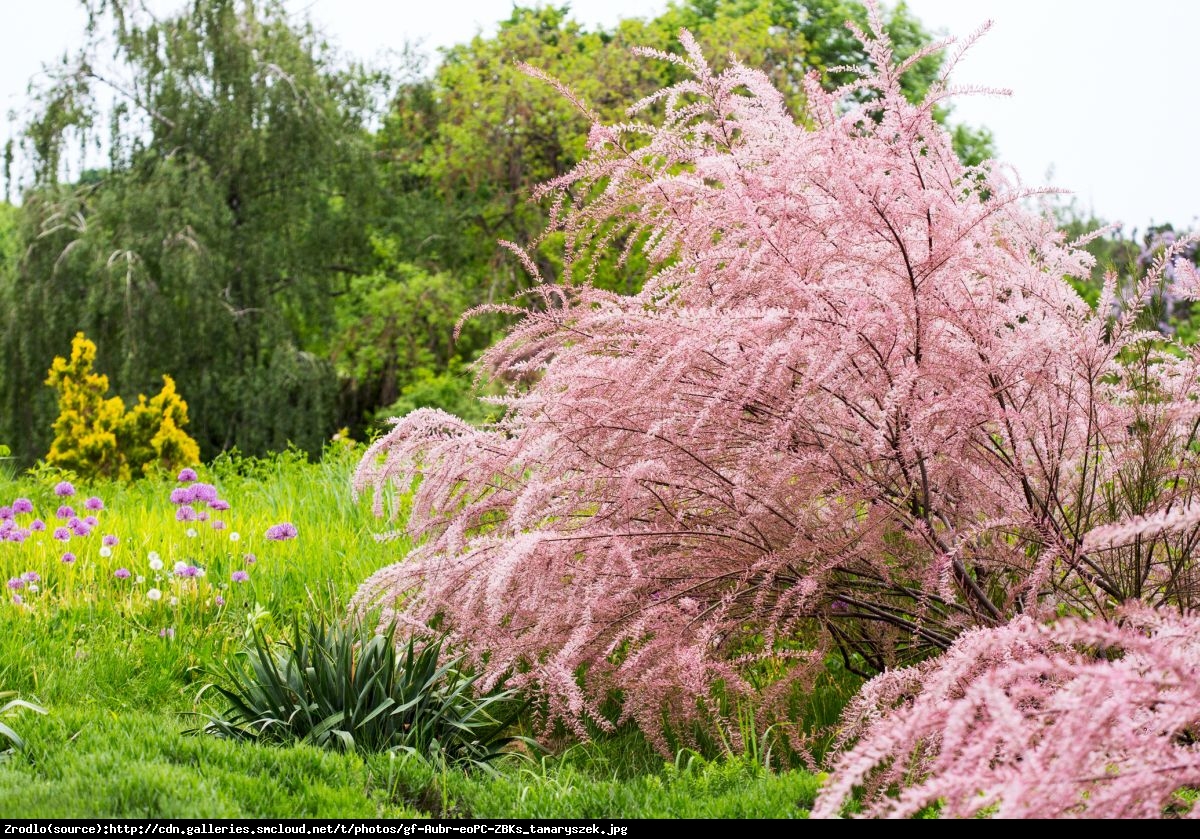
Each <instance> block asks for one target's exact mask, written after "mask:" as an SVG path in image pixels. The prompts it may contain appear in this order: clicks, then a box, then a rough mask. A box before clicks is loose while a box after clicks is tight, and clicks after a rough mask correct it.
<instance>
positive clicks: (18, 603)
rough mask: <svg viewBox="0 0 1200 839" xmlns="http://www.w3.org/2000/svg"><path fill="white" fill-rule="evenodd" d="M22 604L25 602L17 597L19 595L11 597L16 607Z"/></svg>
mask: <svg viewBox="0 0 1200 839" xmlns="http://www.w3.org/2000/svg"><path fill="white" fill-rule="evenodd" d="M24 602H25V600H24V598H22V597H21V595H19V594H14V595H13V603H16V604H17V605H18V606H20V605H21V604H22V603H24Z"/></svg>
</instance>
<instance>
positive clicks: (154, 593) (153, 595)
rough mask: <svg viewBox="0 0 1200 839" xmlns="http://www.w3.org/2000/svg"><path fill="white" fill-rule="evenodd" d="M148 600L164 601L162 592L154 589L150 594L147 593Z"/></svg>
mask: <svg viewBox="0 0 1200 839" xmlns="http://www.w3.org/2000/svg"><path fill="white" fill-rule="evenodd" d="M146 599H147V600H162V592H161V591H159V590H158V589H156V588H152V589H150V590H149V591H148V592H146Z"/></svg>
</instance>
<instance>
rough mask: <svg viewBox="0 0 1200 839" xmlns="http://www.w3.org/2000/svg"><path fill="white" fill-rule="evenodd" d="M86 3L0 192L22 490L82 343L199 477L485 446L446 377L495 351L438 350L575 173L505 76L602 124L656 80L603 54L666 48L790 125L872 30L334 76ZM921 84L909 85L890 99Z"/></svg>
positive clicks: (240, 38) (966, 140)
mask: <svg viewBox="0 0 1200 839" xmlns="http://www.w3.org/2000/svg"><path fill="white" fill-rule="evenodd" d="M81 2H82V3H83V4H84V5H85V6H86V8H87V11H88V16H89V25H88V28H87V32H86V33H85V34H86V38H85V43H84V46H83V47H82V48H81V49H80V50H79V52H78V53H77V54H76V55H74V56H70V57H68V60H66V61H65V62H63V63H62V64H61V65H59V66H57V68H56V69H55V70H54V71H53V73H52V75H51V81H50V82H49V83H48V84H46V85H45V86H43V87H42V88H40V89H38V90H36V91H34V92H33V96H34V104H35V108H34V116H33V118H32V119H31V120H30V121H29V122H28V124H27V125H26V126H25V130H24V133H23V135H22V138H21V140H20V144H21V146H22V148H23V153H24V156H25V157H26V158H27V159H28V160H29V161H30V162H31V167H32V168H31V172H30V174H29V175H27V176H26V177H24V178H23V179H22V180H21V181H20V182H19V183H16V182H14V180H13V178H11V177H10V178H9V186H10V188H11V189H13V190H15V191H19V196H20V203H19V206H10V205H0V352H2V353H3V358H4V364H3V365H2V366H0V440H3V441H6V442H8V443H9V444H10V445H11V446H12V448H13V450H14V453H15V454H16V455H17V456H19V457H20V458H21V459H22V460H23V461H25V462H32V461H33V460H35V459H37V458H39V457H42V456H44V455H45V453H46V451H47V449H48V446H49V440H50V434H51V431H50V429H51V423H52V421H53V419H54V415H55V410H56V406H55V401H54V393H53V391H52V390H51V388H49V387H47V386H45V384H44V380H45V377H46V370H47V368H48V367H49V364H50V361H51V360H52V359H53V358H54V356H55V355H61V354H63V353H65V352H66V350H67V348H68V346H69V345H70V341H71V338H72V336H73V335H74V334H75V332H76V331H78V330H83V331H84V332H85V333H86V334H87V335H88V336H89V337H90V338H92V339H93V340H95V342H96V343H97V345H98V349H99V352H98V357H97V362H96V365H97V369H99V370H102V371H103V372H105V373H107V374H108V375H109V376H110V379H111V382H112V385H113V389H114V390H115V391H116V392H117V393H119V394H126V395H128V394H133V393H137V392H141V391H144V390H147V389H149V388H151V387H153V386H155V384H156V383H157V382H160V381H161V376H162V374H163V373H168V374H170V375H171V376H173V377H174V378H175V380H176V381H177V383H178V387H179V391H180V393H181V394H182V395H183V397H184V398H185V399H186V400H187V401H188V403H189V406H190V415H191V418H192V420H191V427H190V429H189V430H190V431H191V433H192V435H193V436H194V437H195V438H196V439H197V440H198V441H199V443H200V446H201V452H202V455H203V456H204V457H205V458H207V457H211V456H212V455H213V454H215V453H216V452H218V451H220V450H223V449H228V448H232V447H237V448H239V449H240V450H242V451H243V452H246V453H252V454H257V453H261V452H264V451H268V450H271V449H278V448H282V447H284V446H286V445H288V444H294V445H296V446H298V447H300V448H302V449H305V450H308V451H310V452H312V451H317V450H319V448H320V447H321V445H322V444H323V442H324V441H326V440H327V439H328V438H329V437H330V435H331V434H332V433H333V432H334V431H335V430H336V429H338V428H341V427H349V428H350V429H351V430H352V431H353V432H354V433H356V434H362V433H364V432H366V431H367V429H368V427H369V426H370V424H371V423H372V422H373V421H375V420H376V418H377V417H379V416H380V415H381V414H382V415H387V414H390V413H392V412H399V411H404V410H406V409H408V408H412V407H417V406H421V405H438V406H442V407H446V408H447V409H449V410H452V411H455V412H457V413H459V414H461V415H463V416H466V417H468V418H471V419H480V418H482V417H483V416H484V415H485V412H486V406H484V405H482V404H481V403H479V402H478V401H477V400H475V399H474V398H473V397H471V396H470V395H469V389H468V385H469V373H468V372H467V371H465V369H464V368H465V367H466V365H467V364H469V362H470V361H471V360H473V359H474V358H475V357H476V356H477V355H478V353H479V352H481V351H482V349H483V348H484V347H486V346H487V345H488V344H489V343H490V342H491V340H492V337H493V331H494V327H495V324H491V323H489V322H488V321H487V320H486V319H480V320H475V321H472V322H470V323H468V324H467V326H466V328H465V329H464V331H463V333H462V335H461V336H460V337H459V339H458V340H457V341H456V340H454V339H453V334H452V333H453V328H454V324H455V322H456V321H457V319H458V317H459V315H460V314H461V313H462V312H463V311H464V310H466V309H468V308H470V307H471V306H473V305H477V304H479V303H484V302H489V301H499V300H505V299H508V298H510V297H511V296H512V295H513V294H514V293H516V292H519V291H521V290H522V289H523V288H524V287H525V286H526V285H527V284H528V282H529V281H528V279H527V277H526V275H525V273H524V272H523V271H522V270H521V268H520V266H519V265H518V264H517V263H516V261H515V260H514V259H513V258H512V257H511V256H510V255H509V254H507V252H505V251H504V250H502V249H501V248H499V247H497V244H496V242H497V240H498V239H507V240H511V241H515V242H518V243H521V244H525V243H528V242H530V241H532V240H534V239H535V238H537V237H538V235H539V234H540V233H541V231H542V230H543V228H544V226H545V224H546V220H547V217H548V212H549V207H548V206H547V205H546V204H545V203H538V202H533V201H531V200H530V193H531V190H532V188H533V187H534V186H535V185H536V184H538V183H541V182H543V181H545V180H547V179H549V178H552V177H554V176H556V175H560V174H562V173H564V172H565V171H567V170H568V169H569V168H570V167H571V166H572V165H573V164H574V163H575V162H576V161H577V160H579V159H580V157H581V155H582V153H583V151H584V145H585V142H586V137H587V130H588V125H587V121H586V120H585V119H584V118H583V117H582V116H581V115H580V114H579V113H578V112H577V111H576V109H575V108H574V106H573V105H572V104H571V103H570V102H568V101H566V100H565V99H564V98H563V97H562V96H561V95H560V94H559V93H558V92H557V91H555V90H554V89H553V88H552V87H551V86H549V85H547V84H545V83H543V82H539V81H537V80H534V79H531V78H529V77H527V76H525V75H524V74H523V73H522V72H521V71H520V70H519V69H518V68H517V67H516V66H515V64H514V61H515V60H516V59H520V60H523V61H526V62H528V63H530V64H532V65H535V66H537V67H540V68H542V69H544V70H545V71H546V72H548V73H549V74H551V75H553V76H555V77H556V78H558V79H560V80H562V81H563V82H564V83H566V84H567V85H568V86H570V87H571V88H573V89H574V90H575V91H577V92H578V93H579V94H580V95H581V96H582V97H583V98H584V99H585V100H586V101H587V102H588V103H589V105H590V106H591V107H592V108H593V109H595V110H596V111H597V112H598V113H599V115H600V116H601V117H602V118H603V119H605V120H608V121H612V120H615V119H620V118H621V117H622V115H623V111H624V108H625V106H626V104H627V103H629V102H633V101H637V100H638V99H639V98H641V97H642V96H645V95H647V94H649V93H651V92H653V91H655V90H658V89H659V88H661V87H663V86H664V85H667V84H670V83H672V82H674V81H676V80H677V79H676V78H675V77H674V75H675V74H676V72H677V68H674V67H672V66H671V65H669V64H666V63H665V62H658V61H648V60H645V59H643V58H640V57H638V56H635V55H632V54H631V53H630V52H629V51H628V50H621V49H615V50H614V49H611V48H610V47H611V46H613V45H617V46H629V47H632V46H635V45H636V46H648V47H654V48H657V49H661V50H667V51H677V50H678V45H677V41H676V36H677V33H678V31H679V30H680V28H683V27H686V28H688V29H689V30H690V31H692V32H693V33H694V34H695V35H696V37H697V39H698V40H699V42H700V43H701V45H702V46H703V47H704V48H705V50H706V52H707V53H708V54H709V55H711V56H714V57H720V56H727V55H729V54H730V53H734V54H736V55H738V56H739V57H740V58H741V59H742V60H743V61H744V62H745V63H746V64H748V65H750V66H754V67H759V68H762V69H764V70H765V71H766V72H767V73H768V74H769V75H770V77H771V78H772V79H773V80H774V81H775V83H776V84H777V86H778V87H779V88H780V89H781V90H782V91H784V93H785V96H786V98H787V100H788V102H789V103H791V104H792V105H794V106H799V105H800V104H801V103H802V99H803V91H802V87H801V80H802V78H803V75H804V74H805V73H806V72H808V71H809V70H810V69H811V68H815V69H817V70H818V71H819V72H821V73H822V74H823V78H824V79H825V80H826V81H827V82H828V83H829V84H836V83H837V82H839V81H841V79H840V77H839V76H838V74H837V73H834V72H831V71H830V70H828V69H827V68H831V67H836V66H838V65H846V64H855V63H860V62H862V61H863V60H865V56H864V55H863V54H862V50H861V47H860V45H859V44H858V43H857V42H855V41H854V39H853V38H852V37H851V35H850V33H849V32H848V31H847V30H846V29H845V27H844V25H843V24H844V22H845V21H846V20H848V19H855V20H859V21H860V22H861V21H863V20H864V14H865V13H864V11H863V9H862V7H861V6H859V5H857V4H856V3H853V2H847V1H846V0H678V2H674V3H672V4H671V5H670V6H669V7H668V9H667V10H666V11H665V12H664V13H662V14H661V15H659V16H658V17H656V18H653V19H649V20H624V21H621V22H620V23H619V24H618V25H617V26H616V27H614V28H613V29H598V30H592V29H588V28H586V27H584V26H583V25H581V24H579V23H578V22H576V21H575V20H573V19H572V17H571V15H570V13H569V10H568V9H567V8H566V7H565V6H564V7H555V6H542V7H537V8H527V7H517V8H514V10H513V13H512V15H511V17H510V18H509V19H508V20H506V21H504V22H503V23H502V24H501V25H500V27H499V30H498V31H497V33H496V34H495V35H494V36H490V37H482V36H480V37H476V38H474V39H473V40H472V41H471V42H470V43H466V44H461V45H458V46H455V47H453V48H451V49H449V50H446V51H444V52H443V54H442V55H441V56H440V59H439V60H438V61H437V63H436V66H434V67H432V68H428V67H424V66H422V65H421V63H420V61H419V59H417V58H415V57H412V55H411V53H409V54H406V58H405V59H404V60H401V61H398V62H397V63H396V66H392V67H386V68H371V67H367V66H364V65H361V64H357V63H353V62H347V61H344V60H342V59H340V58H339V57H338V56H337V54H336V53H335V52H334V51H333V50H332V49H331V48H330V47H329V46H328V45H327V44H326V43H325V42H324V41H323V40H322V38H321V35H320V33H319V32H317V31H315V30H314V29H313V28H312V27H311V26H309V25H308V24H306V23H303V22H298V21H297V20H296V19H295V18H293V17H291V16H289V14H288V13H287V10H286V9H285V8H284V6H283V4H282V3H281V2H279V0H258V2H255V0H194V2H191V3H189V4H188V5H187V7H186V8H185V9H183V10H182V11H180V12H179V13H178V14H176V15H174V16H171V17H168V18H163V19H155V18H153V17H150V16H148V15H147V14H146V13H145V12H144V11H142V9H141V7H140V5H138V4H134V3H131V2H127V0H81ZM888 27H889V30H890V34H891V36H892V38H893V40H894V41H895V43H896V45H897V47H898V51H899V52H900V53H901V54H904V53H906V52H911V51H913V50H914V49H915V48H917V47H918V46H919V45H921V44H923V43H925V42H927V41H928V40H929V37H930V36H929V33H927V32H926V31H925V30H924V28H923V27H922V26H921V24H920V23H919V22H918V21H917V20H916V19H915V18H914V17H913V16H912V15H911V14H910V13H909V12H908V11H907V9H906V8H905V7H904V5H903V4H901V5H899V6H897V7H895V8H893V9H891V10H890V11H889V12H888ZM108 56H112V57H111V58H108ZM937 72H938V62H937V59H928V60H926V61H925V62H924V63H923V64H922V65H921V66H919V67H918V69H917V71H916V72H914V73H912V74H910V75H909V77H908V84H909V85H910V86H911V90H910V91H909V93H910V95H912V96H919V95H920V94H921V93H922V92H923V90H924V89H925V88H926V87H927V86H928V85H929V84H930V83H931V82H932V80H933V79H934V78H935V76H936V74H937ZM102 91H103V92H102ZM796 112H799V109H798V107H797V109H796ZM956 140H957V145H958V150H959V153H960V156H962V157H964V158H966V159H969V160H971V161H972V162H975V161H978V160H980V159H983V158H984V157H986V156H987V155H988V153H989V150H990V138H989V137H988V135H987V133H986V132H985V131H981V130H970V129H967V128H959V129H957V131H956ZM97 149H102V150H103V153H104V154H105V155H106V160H105V162H104V164H103V165H101V166H96V165H94V159H95V154H96V150H97ZM12 158H13V154H12V149H9V150H8V154H7V155H6V160H9V161H11V160H12ZM89 162H90V163H91V164H92V165H89ZM85 166H86V167H87V168H85ZM72 173H74V174H72ZM561 248H562V241H561V239H560V238H559V237H556V236H549V237H545V238H544V239H542V240H540V243H539V244H538V245H537V247H536V249H535V250H534V251H533V255H534V258H535V260H536V261H537V262H538V264H539V267H540V268H541V269H542V272H543V274H544V275H545V276H546V277H550V278H559V279H561V277H560V273H561V272H560V267H561ZM641 267H642V266H640V265H639V264H637V263H636V262H633V263H631V264H626V265H618V264H617V263H616V261H615V260H608V261H605V262H602V263H601V265H600V266H599V269H598V272H597V274H596V276H595V278H594V281H595V282H596V283H597V284H599V285H601V286H604V287H607V288H611V289H614V290H620V291H635V290H636V289H637V288H638V287H639V285H640V280H639V277H640V273H639V269H640V268H641Z"/></svg>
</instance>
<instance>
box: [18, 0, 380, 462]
mask: <svg viewBox="0 0 1200 839" xmlns="http://www.w3.org/2000/svg"><path fill="white" fill-rule="evenodd" d="M83 2H84V5H85V6H86V7H87V10H88V13H89V19H90V23H89V36H90V37H89V41H88V44H87V46H86V47H85V48H84V49H83V50H82V51H81V52H80V53H79V54H78V55H77V56H75V57H74V58H73V59H72V60H70V61H67V62H66V63H65V64H64V65H63V66H62V67H61V68H60V70H59V71H58V72H57V74H56V75H55V77H54V79H53V82H52V83H51V84H50V85H49V86H47V87H46V88H45V89H43V90H42V91H40V93H39V95H38V102H39V105H40V114H39V115H38V116H37V117H36V118H35V119H34V120H33V121H32V122H31V123H30V124H29V125H28V127H27V130H26V133H25V137H24V146H25V149H26V151H27V152H28V153H29V154H30V155H31V157H32V159H33V163H34V167H35V175H34V179H33V181H32V183H31V184H30V185H29V188H28V189H27V190H26V192H25V195H24V211H25V212H24V216H25V219H24V233H23V236H24V241H25V242H26V243H27V244H28V250H27V253H26V255H25V257H24V258H23V260H22V262H21V264H20V266H19V269H18V271H17V272H16V275H15V276H14V277H13V278H12V279H11V280H10V281H9V282H7V283H6V284H5V287H4V288H3V289H0V297H2V298H3V300H4V302H5V303H6V305H5V307H4V310H5V314H4V315H0V317H4V318H5V320H6V323H5V327H7V328H4V329H3V330H0V332H2V333H3V337H2V338H0V343H2V344H3V349H4V351H5V354H6V356H7V358H8V360H9V362H10V364H9V366H8V369H7V370H6V372H5V375H4V376H3V377H2V378H0V405H2V406H3V409H2V410H0V437H8V438H12V439H14V440H15V441H16V442H17V444H18V446H19V447H20V450H21V451H22V453H24V454H25V455H26V456H27V457H28V456H29V455H31V454H36V453H39V452H41V451H45V446H46V443H47V442H48V441H47V439H46V435H47V433H48V432H49V424H50V419H52V418H53V413H52V410H53V406H52V404H51V403H50V402H49V400H47V399H45V398H43V394H40V393H39V391H40V390H41V389H40V388H38V387H35V382H36V379H37V376H36V373H35V372H34V371H38V370H43V369H45V366H46V364H47V363H48V360H49V359H50V358H51V357H52V356H53V354H54V348H55V347H58V346H61V345H62V344H64V343H66V341H67V340H69V339H70V336H71V335H72V334H73V333H74V332H75V331H76V330H78V329H84V330H86V331H87V332H88V334H89V335H92V336H93V337H94V338H95V339H96V341H97V344H98V345H99V348H100V356H101V362H102V363H103V366H104V367H105V368H106V369H108V370H111V371H112V377H113V383H114V386H115V387H116V389H117V390H118V392H124V393H134V392H137V391H139V390H147V389H149V387H150V386H152V385H153V383H154V382H155V381H156V380H157V377H158V376H160V375H161V374H162V373H163V372H164V371H166V372H169V373H171V374H172V375H174V376H175V377H176V379H177V380H178V382H179V387H180V390H181V391H183V392H184V393H187V394H188V396H189V400H190V401H191V403H192V419H193V429H194V433H195V435H196V437H197V438H198V440H199V441H200V444H201V447H202V451H203V452H204V454H205V455H206V456H211V455H212V454H213V453H214V452H216V451H217V450H219V449H222V448H226V447H230V446H238V447H240V448H241V449H243V450H245V451H249V452H262V451H265V450H267V449H271V448H278V447H282V446H284V445H286V444H287V443H289V442H291V443H294V444H296V445H299V446H301V447H303V448H306V449H309V450H315V449H318V448H319V447H320V445H321V443H322V441H323V440H325V439H326V438H327V437H328V435H329V433H331V432H332V430H333V429H334V428H335V427H336V426H335V422H336V398H337V390H338V386H337V379H336V374H335V371H334V368H333V366H332V365H331V364H330V363H329V362H328V361H327V360H326V359H325V358H322V357H321V356H320V355H319V354H318V353H316V352H314V351H313V350H314V349H316V350H319V349H320V348H321V347H323V346H324V345H325V344H327V342H328V336H329V335H330V334H331V333H332V330H333V328H334V324H335V317H334V314H333V303H332V301H333V299H334V297H335V296H336V295H338V294H340V293H343V292H344V291H345V289H346V287H347V285H348V282H349V278H350V277H351V276H353V275H354V274H356V273H360V272H363V271H365V270H369V269H370V267H371V266H370V264H369V263H367V262H364V260H365V259H367V258H368V257H369V255H370V249H369V243H368V240H367V236H366V227H367V222H366V219H367V217H368V215H369V213H370V212H371V211H372V207H374V196H375V195H376V194H377V191H378V187H379V184H378V181H377V180H376V179H375V177H374V164H373V156H372V147H371V141H370V135H369V132H368V131H367V128H366V126H367V125H368V124H369V122H370V120H371V118H372V113H373V108H374V103H375V102H376V99H377V95H376V94H377V89H378V82H379V81H380V79H379V78H378V77H376V76H372V75H370V74H368V73H366V72H364V71H362V70H360V69H357V68H342V67H340V66H338V65H337V64H336V63H335V62H334V59H333V58H332V56H331V55H330V54H329V52H328V51H327V49H326V48H325V47H324V45H323V44H322V42H321V41H320V40H319V38H318V36H317V34H316V33H315V32H314V31H313V30H312V29H311V28H308V27H307V26H298V25H296V24H295V23H294V22H293V21H292V20H291V19H290V18H289V17H288V15H287V13H286V10H285V8H284V7H283V5H282V3H281V2H278V0H261V2H255V0H195V2H193V3H192V4H191V5H190V6H189V7H188V9H187V10H186V11H184V12H182V13H180V14H178V15H176V16H173V17H170V18H166V19H162V20H158V19H154V18H152V17H150V16H148V15H147V14H145V13H144V12H142V11H141V7H140V6H137V5H135V4H134V3H132V2H127V0H83ZM106 39H107V43H109V44H110V45H115V67H113V68H112V69H108V68H107V64H106V63H105V62H104V61H102V58H101V56H102V54H103V49H104V44H105V43H106ZM109 49H111V46H110V47H109ZM102 68H104V69H102ZM101 88H107V89H108V90H109V91H111V92H112V93H113V94H114V96H115V103H116V104H115V106H114V107H112V108H111V109H110V110H105V109H104V108H103V107H102V106H101V104H100V103H101V102H102V101H105V100H104V98H103V97H98V96H97V95H96V94H97V92H98V90H99V89H101ZM103 132H107V133H106V136H107V145H108V157H109V159H108V165H107V166H106V167H105V168H104V169H102V170H92V171H90V172H88V173H87V176H86V177H77V178H70V177H68V176H67V172H68V171H69V170H70V168H71V164H72V162H73V161H72V158H71V156H70V155H69V154H68V150H69V149H71V148H73V147H76V146H77V145H78V146H81V147H85V148H86V147H87V146H88V145H89V144H91V143H92V142H93V141H94V140H95V138H96V137H97V136H99V135H100V134H101V133H103ZM77 170H78V166H76V171H77ZM30 324H38V328H36V329H30V328H28V326H29V325H30ZM17 432H23V435H22V437H21V438H19V439H18V438H17V437H16V433H17Z"/></svg>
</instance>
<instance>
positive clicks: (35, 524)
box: [29, 519, 46, 533]
mask: <svg viewBox="0 0 1200 839" xmlns="http://www.w3.org/2000/svg"><path fill="white" fill-rule="evenodd" d="M29 529H30V530H32V531H33V532H34V533H41V532H42V531H43V530H45V529H46V523H45V522H44V521H42V520H41V519H34V520H33V521H31V522H30V523H29Z"/></svg>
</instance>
